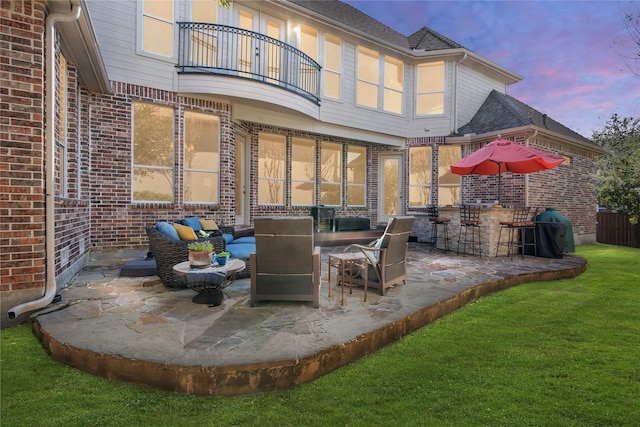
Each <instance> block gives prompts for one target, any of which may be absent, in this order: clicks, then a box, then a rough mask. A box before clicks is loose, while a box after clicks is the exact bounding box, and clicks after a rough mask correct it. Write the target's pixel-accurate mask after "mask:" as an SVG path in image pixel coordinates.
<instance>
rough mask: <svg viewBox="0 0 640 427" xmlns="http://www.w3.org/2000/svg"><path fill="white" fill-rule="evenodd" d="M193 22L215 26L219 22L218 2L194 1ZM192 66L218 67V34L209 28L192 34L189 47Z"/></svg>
mask: <svg viewBox="0 0 640 427" xmlns="http://www.w3.org/2000/svg"><path fill="white" fill-rule="evenodd" d="M191 21H192V22H204V23H207V24H215V23H217V21H218V0H193V1H192V2H191ZM189 52H190V60H191V63H192V64H198V65H202V66H205V67H216V66H217V63H218V58H217V55H218V40H217V34H216V32H214V31H211V30H210V29H207V28H198V29H195V30H194V31H193V32H192V33H191V46H190V47H189Z"/></svg>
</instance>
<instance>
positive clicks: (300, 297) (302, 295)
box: [250, 216, 320, 307]
mask: <svg viewBox="0 0 640 427" xmlns="http://www.w3.org/2000/svg"><path fill="white" fill-rule="evenodd" d="M254 234H255V238H256V252H255V253H252V254H251V257H250V262H251V299H250V306H251V307H254V306H255V303H256V301H261V300H278V301H311V302H312V303H313V306H314V307H320V247H319V246H314V243H313V218H312V217H310V216H309V217H300V218H268V219H267V218H261V219H256V220H254Z"/></svg>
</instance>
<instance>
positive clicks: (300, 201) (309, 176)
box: [291, 138, 316, 206]
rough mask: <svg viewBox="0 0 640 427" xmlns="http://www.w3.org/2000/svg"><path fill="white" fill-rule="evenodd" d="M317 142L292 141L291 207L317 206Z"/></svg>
mask: <svg viewBox="0 0 640 427" xmlns="http://www.w3.org/2000/svg"><path fill="white" fill-rule="evenodd" d="M315 178H316V142H315V141H314V140H312V139H303V138H293V140H292V141H291V205H293V206H296V205H298V206H299V205H303V206H305V205H306V206H310V205H314V204H315V199H316V197H315V195H316V192H315Z"/></svg>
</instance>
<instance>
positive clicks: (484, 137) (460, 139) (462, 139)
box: [445, 125, 606, 154]
mask: <svg viewBox="0 0 640 427" xmlns="http://www.w3.org/2000/svg"><path fill="white" fill-rule="evenodd" d="M535 131H537V132H538V135H541V136H545V137H547V138H549V139H553V140H554V141H557V142H560V143H563V144H566V145H569V146H573V147H576V148H580V149H583V150H587V151H591V152H593V153H595V154H604V153H605V152H606V150H605V149H603V148H602V147H600V146H598V145H596V144H593V143H586V142H584V141H580V140H578V139H576V138H571V137H569V136H566V135H562V134H560V133H557V132H552V131H550V130H549V129H546V128H542V127H538V126H534V125H528V126H520V127H517V128H510V129H501V130H498V131H492V132H486V133H482V134H475V133H472V134H466V135H462V136H448V137H446V138H445V143H446V144H470V143H477V142H484V141H487V142H488V141H490V140H492V139H495V138H497V137H498V135H501V136H502V137H509V136H510V135H517V134H522V133H526V132H528V133H533V132H535Z"/></svg>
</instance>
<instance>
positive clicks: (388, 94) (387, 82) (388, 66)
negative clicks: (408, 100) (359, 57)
mask: <svg viewBox="0 0 640 427" xmlns="http://www.w3.org/2000/svg"><path fill="white" fill-rule="evenodd" d="M403 83H404V63H403V62H402V61H400V60H399V59H396V58H393V57H390V56H385V57H384V110H385V111H390V112H392V113H397V114H402V88H403V86H404V84H403Z"/></svg>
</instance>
